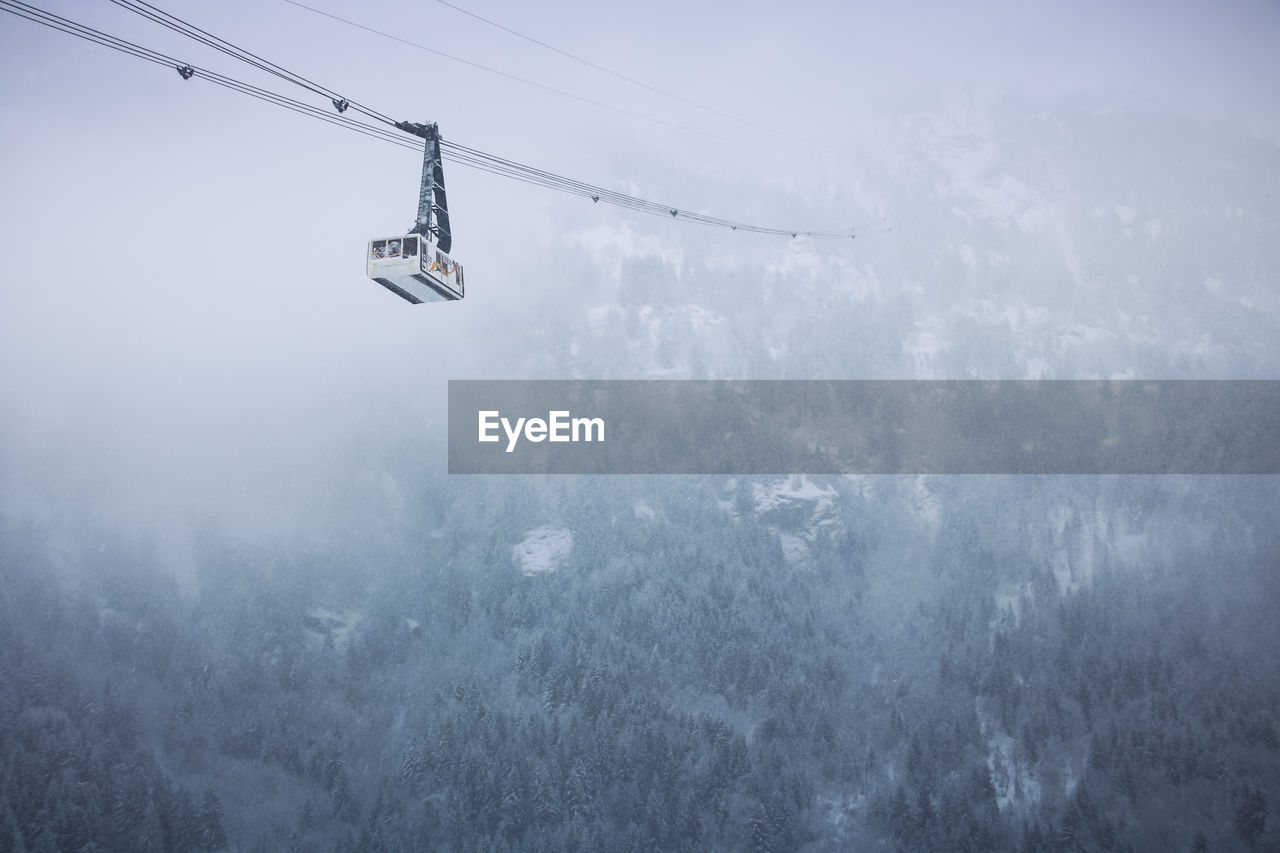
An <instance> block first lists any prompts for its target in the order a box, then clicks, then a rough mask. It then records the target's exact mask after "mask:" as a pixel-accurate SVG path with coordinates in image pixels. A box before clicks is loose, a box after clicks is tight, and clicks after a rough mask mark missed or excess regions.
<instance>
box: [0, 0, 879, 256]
mask: <svg viewBox="0 0 1280 853" xmlns="http://www.w3.org/2000/svg"><path fill="white" fill-rule="evenodd" d="M0 10H2V11H7V12H9V13H10V14H13V15H15V16H17V17H20V18H24V19H26V20H29V21H32V22H34V23H38V24H41V25H43V26H47V27H49V28H51V29H55V30H57V31H59V32H62V33H66V34H68V35H72V36H75V37H77V38H80V39H83V40H85V41H90V42H93V43H95V44H99V45H102V46H104V47H109V48H112V49H114V50H117V51H119V52H121V53H125V54H127V55H129V56H133V57H135V58H138V59H143V60H145V61H148V62H152V63H155V64H159V65H165V66H168V67H169V68H173V69H176V70H177V71H178V72H179V73H180V74H182V76H183V78H184V79H190V78H192V77H195V78H196V79H204V80H208V81H210V82H212V83H215V84H217V85H220V86H223V87H225V88H228V89H231V90H233V91H236V92H239V93H241V94H245V95H249V96H251V97H254V98H257V99H259V100H262V101H265V102H267V103H270V104H273V105H275V106H279V107H282V108H284V109H288V110H290V111H292V112H295V113H298V114H301V115H304V116H307V117H309V118H315V119H319V120H321V121H324V122H326V123H328V124H333V125H336V126H339V127H344V128H346V129H348V130H352V131H354V132H356V133H360V134H362V135H365V136H368V137H371V138H374V139H378V140H380V141H383V142H388V143H391V144H394V145H398V146H400V147H403V148H407V149H410V150H414V151H417V150H419V149H420V148H421V146H420V144H419V143H417V142H416V141H414V140H412V139H410V138H409V137H406V136H403V135H401V134H399V133H396V132H393V131H391V130H390V129H388V128H384V127H379V126H378V125H372V124H367V123H365V122H363V121H360V120H357V119H354V118H351V117H349V116H346V115H342V114H334V113H331V112H329V111H327V110H323V109H320V108H318V107H315V106H312V105H310V104H306V103H304V102H302V101H298V100H295V99H293V98H289V97H287V96H285V95H281V94H278V93H276V92H272V91H270V90H267V89H263V88H261V87H258V86H254V85H252V84H249V83H245V82H243V81H241V80H236V79H235V78H233V77H228V76H226V75H223V74H219V73H217V72H214V71H210V70H207V69H204V68H199V67H196V66H193V65H190V64H188V63H185V62H182V61H180V60H178V59H175V58H174V57H172V56H169V55H167V54H163V53H160V52H158V51H154V50H151V49H149V48H145V47H142V46H140V45H137V44H134V43H133V42H129V41H126V40H124V39H121V38H119V37H117V36H113V35H110V34H108V33H105V32H102V31H101V30H96V29H94V28H92V27H89V26H86V25H84V24H80V23H78V22H76V21H72V20H70V19H68V18H64V17H62V16H60V15H56V14H53V13H51V12H46V11H45V10H43V9H40V8H38V7H36V6H32V5H31V4H29V3H26V2H23V0H0ZM264 62H265V60H264ZM274 67H276V68H278V69H279V70H280V71H281V72H282V74H281V75H277V76H283V75H288V76H287V77H283V79H291V78H292V77H294V76H295V75H292V74H291V73H290V72H287V71H285V70H284V69H280V68H279V66H274ZM300 79H302V78H300ZM291 82H292V80H291ZM312 91H314V90H312ZM322 94H326V95H327V94H328V93H327V92H323V93H322ZM379 120H382V119H379ZM441 147H442V148H443V149H445V150H448V151H449V152H450V153H451V155H452V159H453V160H455V161H456V162H458V163H460V164H462V165H466V166H469V167H471V168H474V169H477V170H479V171H483V172H487V173H489V174H493V175H496V176H499V177H506V178H509V179H512V180H516V181H521V182H523V183H527V184H531V185H535V186H539V187H543V188H546V189H552V190H556V191H559V192H564V193H569V194H571V195H575V196H579V197H583V198H590V199H591V200H592V201H593V202H601V201H603V202H605V203H607V204H613V205H615V206H618V207H623V208H627V209H630V210H634V211H637V212H639V213H647V214H650V215H655V216H663V217H667V216H671V217H679V218H683V219H686V220H689V221H692V222H699V223H702V224H705V225H710V226H715V227H720V228H730V229H732V230H735V231H746V232H752V233H758V234H776V235H786V234H789V235H791V236H792V237H796V236H799V235H801V234H803V235H805V236H808V237H814V238H820V239H822V238H827V239H831V238H849V237H852V236H855V235H854V233H853V229H849V230H847V231H804V230H798V229H786V228H769V227H764V226H758V225H752V224H749V223H745V222H736V221H733V220H728V219H722V218H720V217H713V216H709V215H707V214H701V213H696V212H692V211H687V210H683V209H679V208H675V207H669V206H668V205H665V204H661V203H658V202H653V201H649V200H646V199H641V198H636V197H634V196H628V195H625V194H623V193H619V192H616V191H614V190H609V189H605V188H603V187H599V186H595V185H592V184H587V183H585V182H583V181H578V180H575V179H572V178H567V177H565V176H563V175H558V174H556V173H554V172H547V171H544V170H542V169H537V168H534V167H532V166H528V165H525V164H523V163H519V162H516V161H514V160H509V159H506V158H503V157H498V156H496V155H493V154H489V153H487V152H484V151H481V150H479V149H476V148H471V147H469V146H465V145H461V144H459V143H454V142H449V141H447V140H441Z"/></svg>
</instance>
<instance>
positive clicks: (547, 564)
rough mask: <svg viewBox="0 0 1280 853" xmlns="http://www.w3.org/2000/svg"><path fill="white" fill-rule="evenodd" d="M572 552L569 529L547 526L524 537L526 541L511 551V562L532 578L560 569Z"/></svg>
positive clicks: (535, 529) (571, 537) (571, 536)
mask: <svg viewBox="0 0 1280 853" xmlns="http://www.w3.org/2000/svg"><path fill="white" fill-rule="evenodd" d="M572 551H573V534H572V533H570V532H569V530H568V529H567V528H564V527H551V526H550V525H546V526H543V527H537V528H534V529H533V530H530V531H529V532H528V533H526V534H525V535H524V540H523V541H522V542H521V543H520V544H519V545H516V546H514V547H513V548H512V549H511V562H513V563H515V565H516V566H517V567H519V569H520V571H521V572H522V573H523V574H524V575H525V576H526V577H531V576H533V575H540V574H543V573H544V572H554V571H555V570H556V569H559V568H560V567H562V566H563V565H564V564H565V562H566V561H567V560H568V559H569V554H570V553H571V552H572Z"/></svg>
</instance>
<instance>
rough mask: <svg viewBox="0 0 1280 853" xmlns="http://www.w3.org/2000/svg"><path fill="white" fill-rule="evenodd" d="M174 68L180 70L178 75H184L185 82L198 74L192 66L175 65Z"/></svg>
mask: <svg viewBox="0 0 1280 853" xmlns="http://www.w3.org/2000/svg"><path fill="white" fill-rule="evenodd" d="M174 68H177V69H178V73H179V74H181V75H182V79H183V80H190V79H191V78H192V77H194V76H195V73H196V70H195V69H194V68H192V67H191V66H190V65H175V66H174Z"/></svg>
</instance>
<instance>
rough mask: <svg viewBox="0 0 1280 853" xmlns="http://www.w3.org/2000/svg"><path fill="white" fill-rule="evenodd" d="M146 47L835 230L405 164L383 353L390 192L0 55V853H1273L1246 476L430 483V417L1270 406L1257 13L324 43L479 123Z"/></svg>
mask: <svg viewBox="0 0 1280 853" xmlns="http://www.w3.org/2000/svg"><path fill="white" fill-rule="evenodd" d="M459 5H464V4H459ZM165 8H166V10H168V11H172V12H174V13H175V14H177V15H180V16H181V17H184V18H185V19H187V20H189V21H191V22H193V23H195V24H196V25H198V26H201V27H203V28H206V29H208V30H209V31H210V32H213V33H216V34H218V35H220V36H222V37H224V38H226V39H228V40H230V41H232V42H235V43H236V44H239V45H242V46H244V47H246V48H248V49H249V50H252V51H255V52H258V53H260V54H262V55H263V56H266V57H269V58H270V59H271V60H272V61H274V62H277V63H279V64H281V65H283V66H284V67H286V68H289V69H291V70H295V71H298V72H300V73H302V74H304V75H306V76H308V77H310V78H312V79H314V80H316V81H318V82H321V83H322V84H323V85H325V86H328V87H332V88H335V89H337V90H339V91H341V92H342V93H344V94H347V95H349V97H351V98H352V99H358V100H360V101H361V102H364V103H368V104H369V105H371V106H373V107H375V108H377V109H379V110H382V111H385V112H387V113H388V114H391V115H393V116H395V117H396V118H399V119H406V120H410V121H426V120H431V121H437V122H439V124H440V129H441V133H442V135H443V136H444V138H446V139H448V140H452V141H456V142H459V143H463V144H466V145H471V146H474V147H477V148H480V149H483V150H485V151H489V152H492V153H494V154H498V155H501V156H504V157H509V158H511V159H513V160H516V161H519V162H522V163H527V164H530V165H533V166H536V167H538V168H541V169H545V170H549V171H553V172H556V173H559V174H564V175H567V176H570V177H573V178H576V179H581V180H583V181H587V182H590V183H593V184H597V185H600V186H604V187H608V188H610V189H614V190H617V191H620V192H624V193H628V194H632V195H635V196H639V197H643V198H646V199H653V200H659V201H662V202H663V203H669V204H671V205H672V206H674V207H677V208H679V209H681V210H688V211H695V212H703V213H708V214H711V215H714V216H723V217H727V218H732V219H735V220H742V221H747V222H752V223H759V224H764V225H771V226H772V225H776V226H786V227H788V228H792V227H794V228H796V229H798V230H806V229H847V228H853V229H854V230H855V233H856V235H857V236H856V239H851V240H840V241H824V240H814V239H808V238H804V237H799V238H795V239H788V238H776V237H771V236H762V235H753V234H746V233H738V232H732V231H727V230H723V229H716V228H709V227H706V226H702V225H699V224H697V223H692V222H689V221H683V220H680V219H678V218H674V219H667V218H665V217H649V216H644V215H640V214H638V213H635V212H633V211H628V210H625V209H620V208H616V207H609V206H607V205H606V204H593V203H592V202H591V201H590V200H586V199H582V198H576V197H572V196H569V195H564V194H557V193H553V192H547V191H546V190H543V189H541V188H538V187H533V186H529V185H526V184H522V183H518V182H513V181H510V180H506V179H503V178H501V177H499V176H495V175H491V174H487V173H483V172H479V171H476V170H473V169H468V168H466V167H465V166H464V165H462V164H457V163H452V162H450V161H449V160H448V158H446V160H445V164H444V166H445V171H446V176H447V186H448V190H449V202H450V214H451V218H452V223H453V230H454V245H453V250H452V252H451V254H452V255H453V256H454V257H456V258H457V259H458V260H460V261H461V262H462V263H463V264H464V265H465V266H466V277H467V284H468V289H467V296H466V298H465V300H463V301H461V302H457V303H450V304H440V305H422V306H410V305H409V304H407V303H405V302H403V301H401V300H400V299H398V298H396V297H395V296H394V295H393V294H391V293H389V292H388V291H385V290H384V289H382V288H380V287H378V286H377V285H376V284H375V283H373V282H372V281H370V280H369V279H368V278H366V276H365V269H364V258H363V253H364V246H365V242H366V241H367V240H368V239H370V238H372V237H375V236H379V235H386V234H392V233H397V232H399V231H400V230H401V229H403V228H405V227H406V226H407V225H408V224H409V222H410V221H411V220H412V215H413V209H414V205H415V203H416V198H417V182H418V174H419V169H420V168H421V153H420V152H416V153H415V152H414V151H411V150H404V149H399V148H395V147H392V146H388V145H384V144H381V143H379V142H376V141H373V140H370V139H368V138H365V137H361V136H358V135H356V134H352V133H347V132H344V131H343V130H341V129H339V128H334V127H330V126H326V125H324V124H321V123H319V122H314V121H307V120H305V119H304V118H303V117H301V116H298V115H296V114H294V113H290V112H287V111H284V110H280V109H274V108H272V107H270V106H268V105H266V104H263V103H261V102H258V101H254V100H252V99H249V98H244V97H241V96H239V95H237V94H235V93H232V92H229V91H226V90H224V89H220V88H217V87H215V86H212V85H209V84H208V82H207V81H202V80H200V79H199V78H196V79H192V80H183V79H181V78H180V77H179V76H178V74H177V73H176V71H175V70H173V69H168V68H165V67H160V66H153V65H149V64H147V63H142V62H137V61H136V60H134V59H131V58H129V57H126V56H122V55H120V54H116V53H113V52H111V51H109V50H106V49H104V48H101V47H98V46H94V45H89V44H86V43H84V42H82V41H77V40H74V39H71V38H69V37H67V36H65V35H62V34H59V33H55V32H51V31H49V30H47V29H45V28H42V27H38V26H36V25H35V24H32V23H30V22H27V21H22V20H19V19H18V18H16V17H13V16H5V17H4V20H3V22H2V23H0V103H2V104H3V110H0V129H2V130H0V145H2V146H3V150H2V153H0V186H2V187H3V188H4V191H3V193H0V222H3V227H2V228H0V257H2V258H3V259H4V274H3V276H2V277H0V571H2V572H3V583H2V584H0V615H2V616H3V618H2V619H0V624H2V625H3V628H2V629H0V630H2V631H3V633H2V634H0V637H2V638H3V643H2V645H0V648H2V649H3V658H2V659H0V664H3V667H4V669H3V672H4V673H5V678H4V679H3V683H4V684H5V687H4V688H3V691H0V699H2V700H3V701H0V712H2V714H3V716H0V733H3V734H4V739H2V740H0V747H3V749H4V750H5V751H4V752H3V753H0V755H2V756H3V757H4V760H3V761H2V762H0V766H2V767H3V768H4V769H3V772H0V849H24V848H34V849H42V850H44V849H54V850H59V849H81V847H83V845H84V844H86V843H89V842H93V843H96V844H98V845H99V847H100V848H102V849H207V850H218V849H235V850H240V849H245V850H249V849H264V850H266V849H289V848H291V847H296V848H298V849H302V848H306V849H379V845H381V846H382V848H384V849H538V848H539V847H543V848H546V849H568V848H570V847H573V846H575V845H576V846H578V847H580V848H583V849H659V848H661V849H676V848H680V849H699V848H706V849H745V848H751V849H813V850H822V849H862V848H863V847H867V846H886V847H889V848H897V849H1057V848H1055V847H1052V844H1053V843H1058V841H1061V840H1062V839H1069V841H1070V843H1072V844H1076V845H1077V847H1083V848H1084V849H1112V848H1114V847H1116V846H1123V845H1130V846H1132V847H1133V848H1134V849H1204V847H1199V848H1197V847H1196V845H1198V844H1205V845H1208V849H1230V848H1231V847H1232V846H1239V845H1244V846H1245V847H1253V848H1255V849H1263V848H1265V847H1266V846H1267V845H1269V844H1275V843H1276V839H1277V838H1280V835H1278V834H1277V829H1276V827H1275V821H1274V819H1272V820H1268V812H1267V809H1268V808H1272V809H1274V807H1275V804H1276V802H1277V801H1278V798H1280V781H1278V780H1280V760H1278V758H1277V749H1280V741H1278V740H1277V738H1276V734H1275V732H1276V728H1275V726H1276V721H1275V719H1274V715H1275V711H1274V709H1275V707H1276V704H1277V699H1278V698H1280V697H1278V695H1277V694H1278V692H1280V683H1278V682H1277V681H1276V679H1275V673H1276V672H1280V667H1277V665H1276V664H1278V663H1280V661H1278V660H1277V653H1278V652H1280V647H1278V646H1277V641H1278V640H1280V637H1277V634H1276V629H1275V627H1274V624H1273V620H1272V619H1271V618H1270V614H1271V613H1273V612H1274V609H1275V606H1276V605H1277V603H1278V594H1280V589H1278V588H1277V577H1280V575H1278V574H1277V572H1276V568H1277V566H1276V563H1275V554H1276V553H1277V549H1276V546H1277V545H1280V543H1277V542H1276V535H1275V532H1274V525H1273V524H1272V519H1274V517H1275V513H1276V511H1277V509H1280V489H1278V488H1277V484H1276V481H1275V478H1274V477H1119V476H1113V477H1025V478H1021V477H928V476H925V477H840V478H836V477H832V478H798V477H792V478H785V477H784V478H777V477H758V478H714V477H687V478H683V477H679V478H677V477H654V478H642V477H592V478H585V477H584V478H573V477H543V478H538V477H510V478H505V477H464V476H456V475H455V476H451V475H449V474H447V473H446V439H447V435H446V401H445V392H446V383H447V381H448V380H450V379H481V378H501V379H550V378H602V379H659V378H661V379H705V378H714V379H737V378H750V379H846V378H847V379H975V378H976V379H1093V378H1106V379H1259V380H1267V379H1275V378H1277V376H1280V347H1277V344H1276V342H1277V341H1280V291H1278V290H1277V286H1276V282H1277V280H1278V279H1277V276H1278V275H1280V90H1277V88H1276V87H1275V85H1274V83H1273V82H1272V81H1274V80H1276V79H1280V58H1278V57H1280V52H1277V51H1275V49H1274V46H1275V44H1276V43H1277V36H1278V35H1280V8H1278V7H1277V6H1276V4H1274V3H1264V2H1240V3H1232V4H1227V5H1225V6H1218V7H1214V8H1213V9H1208V8H1201V7H1199V6H1196V5H1195V4H1189V3H1179V4H1173V5H1162V6H1160V7H1158V8H1157V7H1155V6H1151V5H1150V4H1146V5H1142V4H1140V5H1138V6H1134V7H1126V9H1124V10H1117V9H1114V8H1111V7H1108V6H1104V5H1102V4H1086V5H1084V6H1081V5H1079V4H1076V5H1073V6H1071V7H1066V6H1062V5H1059V4H1047V3H1040V4H1030V5H1028V4H1013V3H1010V4H995V5H992V4H985V5H984V6H983V7H982V9H981V10H980V11H978V10H964V9H961V8H957V7H953V6H950V5H946V4H938V3H914V4H908V5H900V6H895V7H894V9H893V10H886V9H879V8H872V7H867V8H859V7H857V6H849V5H846V4H829V3H812V4H800V5H796V6H790V7H786V8H779V7H777V6H772V5H771V6H766V5H764V4H747V5H745V6H741V7H739V8H738V9H736V10H735V12H734V13H733V14H726V13H725V12H724V11H723V10H721V9H717V8H715V7H713V6H709V5H697V4H693V5H690V4H687V3H684V4H672V3H661V4H659V5H657V6H653V5H649V6H645V7H643V8H641V7H636V8H634V9H625V8H622V7H617V8H608V9H604V8H600V7H596V6H590V5H576V6H575V5H563V6H558V7H551V8H549V7H543V6H539V7H528V8H515V7H504V6H503V5H502V4H493V3H490V4H486V5H471V4H465V8H466V9H467V10H469V11H472V12H474V13H475V14H476V15H480V16H483V17H486V18H490V19H492V20H493V21H497V22H500V23H501V24H502V25H504V26H506V27H508V28H510V29H511V30H515V31H517V32H519V33H524V34H527V35H529V36H532V37H535V38H537V39H539V40H542V41H545V42H546V43H548V44H551V45H554V46H556V47H558V48H560V49H562V50H564V51H567V52H570V53H572V54H574V55H576V56H579V57H583V58H586V59H589V60H590V61H592V62H595V63H597V64H600V65H603V66H606V67H608V68H610V69H614V70H617V71H620V72H622V73H625V74H626V75H627V76H631V77H634V78H635V79H638V80H641V81H643V82H644V83H645V84H646V85H647V86H650V87H652V88H644V87H641V86H636V85H634V84H630V83H627V82H626V81H623V80H620V79H618V78H617V77H614V76H610V75H608V74H604V73H600V72H599V71H597V70H593V69H590V68H588V67H586V66H584V65H583V64H582V63H579V62H574V61H573V60H572V59H569V58H567V57H565V56H563V55H560V54H555V53H552V52H549V51H547V50H546V49H545V48H542V47H539V46H538V45H535V44H532V43H530V42H528V41H525V40H521V39H519V38H517V37H515V36H513V35H512V34H511V33H505V32H502V31H500V30H498V29H496V28H494V27H493V26H491V25H488V24H486V23H484V22H483V21H480V20H478V19H476V18H474V17H469V16H467V15H465V14H463V13H461V12H459V11H458V10H456V9H453V8H450V7H449V6H448V5H445V4H441V3H430V4H425V5H424V4H417V5H412V4H411V5H408V6H406V5H403V4H396V3H391V2H380V3H377V4H374V5H373V6H362V7H360V9H359V10H355V9H346V10H344V9H341V8H338V7H332V6H329V5H324V6H321V5H319V3H317V4H316V8H317V9H322V10H323V11H327V12H331V13H333V14H335V15H340V16H342V17H347V18H350V19H351V20H354V21H357V22H358V23H360V24H362V25H365V26H368V27H372V28H374V29H379V30H384V31H386V32H390V33H392V34H395V35H398V36H399V37H401V38H404V39H407V40H410V41H414V42H418V43H419V44H421V45H424V46H427V47H429V48H431V49H432V50H436V51H443V52H445V53H448V54H450V55H453V56H456V57H462V58H465V59H467V60H468V61H471V62H476V63H480V64H483V65H486V66H490V67H492V68H495V69H499V70H501V71H503V72H504V73H507V74H510V75H513V76H515V77H519V78H522V79H523V80H524V81H525V82H521V81H520V80H514V79H511V78H510V77H503V76H500V75H496V74H493V73H490V72H486V71H484V70H482V69H479V68H476V67H474V66H471V65H466V64H464V63H460V62H456V61H450V60H448V59H446V58H444V57H442V56H440V55H439V54H437V53H431V52H429V51H424V50H422V49H420V48H415V47H413V46H410V45H406V44H404V43H401V42H396V41H391V40H388V39H386V38H383V37H380V36H378V35H376V34H374V33H371V32H368V31H366V30H362V29H359V28H355V27H352V26H350V25H346V24H343V23H341V22H339V21H335V20H333V19H332V18H327V17H324V16H322V15H319V14H316V13H314V12H311V11H308V10H306V9H302V8H299V7H297V6H295V5H290V4H287V3H283V2H281V3H272V4H238V3H237V4H227V5H223V6H219V7H217V8H210V7H207V6H204V5H201V4H195V3H181V4H178V5H175V6H172V7H170V6H165ZM54 11H57V12H59V13H60V14H64V15H66V16H68V17H71V18H74V19H76V20H81V21H84V22H85V23H88V24H91V25H93V26H96V27H100V28H102V29H104V30H106V31H108V32H111V33H116V34H119V35H121V36H122V37H125V38H128V39H131V40H135V41H137V42H138V43H140V44H144V45H147V46H154V47H156V48H157V49H160V50H164V51H166V52H168V53H172V54H173V55H175V56H178V57H181V58H183V59H184V61H190V62H192V63H194V64H197V65H208V66H209V67H210V68H215V69H218V70H221V71H224V72H226V73H229V74H233V75H235V76H240V75H243V76H244V77H245V79H253V80H254V81H255V82H257V83H258V84H260V85H268V84H269V83H270V85H272V86H275V85H277V84H279V81H274V82H272V78H270V77H266V76H263V75H257V76H255V74H256V72H254V71H253V69H249V68H247V67H244V66H240V67H237V66H236V64H234V63H233V62H232V60H230V59H229V58H227V57H223V56H218V55H216V54H211V53H210V52H208V51H207V50H206V49H204V48H202V47H200V46H199V45H195V44H193V43H191V42H184V41H183V40H181V39H180V37H179V36H177V35H176V34H174V33H172V32H169V31H167V30H164V29H162V28H160V27H158V26H155V25H154V24H151V23H149V22H147V21H145V20H143V19H141V18H140V17H138V16H136V15H130V14H129V13H128V12H127V11H126V10H124V9H121V8H118V7H116V6H112V5H110V4H102V5H101V6H98V5H88V4H61V5H60V6H58V7H57V8H56V9H54ZM531 84H532V85H531ZM279 85H281V86H283V84H279ZM348 87H350V88H348ZM551 89H556V90H561V92H568V93H571V94H572V95H574V96H577V97H570V96H566V95H565V94H559V93H557V92H554V91H550V90H551ZM655 89H657V90H661V91H662V92H667V93H674V94H677V95H678V96H679V97H680V98H681V99H683V100H677V99H674V98H672V97H669V96H666V95H663V94H661V93H660V92H658V91H654V90H655ZM289 94H290V95H291V96H298V97H303V96H305V93H303V94H301V95H300V94H298V92H297V91H295V92H290V93H289ZM582 99H588V100H591V101H596V102H598V104H604V105H607V106H599V105H598V104H597V105H593V104H591V103H587V102H586V101H585V100H582ZM313 100H316V99H313ZM316 102H317V104H318V105H319V106H322V107H326V108H327V106H328V105H327V104H325V103H323V99H319V100H316ZM703 107H711V108H713V110H714V111H712V110H708V109H705V108H703ZM1215 696H1216V697H1219V698H1215ZM86 709H88V710H86ZM1191 720H1197V721H1198V722H1196V723H1192V722H1190V721H1191ZM24 738H25V740H24ZM19 743H21V744H22V745H21V746H17V745H15V744H19ZM59 750H61V751H62V752H61V753H60V752H59ZM63 753H66V754H74V755H76V756H77V758H76V761H77V762H78V763H77V765H76V766H77V768H78V769H77V770H76V771H75V774H76V775H74V777H73V776H67V777H66V778H65V779H63V781H61V782H58V781H56V779H58V778H62V777H57V776H56V774H55V773H54V772H53V771H52V770H48V769H47V768H48V767H50V766H53V765H52V764H51V763H50V762H54V760H55V759H54V758H53V757H51V756H56V755H59V754H63ZM1135 756H1140V757H1135ZM1152 756H1155V757H1152ZM1126 765H1128V766H1129V768H1130V769H1128V770H1126V769H1124V767H1125V766H1126ZM122 767H127V768H130V770H129V772H128V773H125V772H124V771H122V770H120V769H119V768H122ZM627 768H630V769H627ZM78 781H92V782H93V783H94V784H95V785H96V786H97V789H100V790H102V791H104V792H105V793H103V794H102V795H101V796H100V797H98V795H94V796H95V797H97V799H94V798H93V797H90V798H88V799H85V798H80V799H77V798H76V796H73V795H72V794H70V793H68V790H69V789H70V787H71V786H72V785H73V783H75V782H78ZM59 786H62V787H59ZM184 798H185V799H184ZM113 803H115V805H113ZM119 803H124V804H125V805H120V804H119ZM535 803H536V804H535ZM56 804H61V805H60V806H58V807H57V808H55V805H56ZM113 810H114V811H113ZM54 811H57V812H58V815H59V816H58V817H56V818H55V817H52V816H51V815H52V814H53V813H54ZM1051 839H1057V840H1058V841H1051ZM1067 843H1068V841H1061V844H1067ZM1038 844H1043V845H1049V846H1047V847H1037V845H1038ZM1064 849H1065V848H1064Z"/></svg>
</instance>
